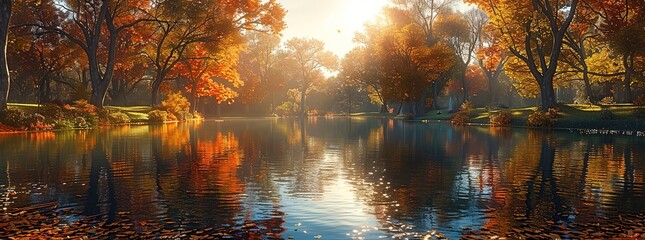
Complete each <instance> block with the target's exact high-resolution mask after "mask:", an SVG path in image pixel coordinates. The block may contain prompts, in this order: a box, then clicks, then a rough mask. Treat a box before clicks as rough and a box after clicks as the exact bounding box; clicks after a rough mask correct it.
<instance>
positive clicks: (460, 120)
mask: <svg viewBox="0 0 645 240" xmlns="http://www.w3.org/2000/svg"><path fill="white" fill-rule="evenodd" d="M470 118H471V117H470V113H469V112H467V111H459V112H457V113H455V114H454V115H453V116H452V119H450V122H451V123H452V124H455V125H464V124H466V123H468V122H470Z"/></svg>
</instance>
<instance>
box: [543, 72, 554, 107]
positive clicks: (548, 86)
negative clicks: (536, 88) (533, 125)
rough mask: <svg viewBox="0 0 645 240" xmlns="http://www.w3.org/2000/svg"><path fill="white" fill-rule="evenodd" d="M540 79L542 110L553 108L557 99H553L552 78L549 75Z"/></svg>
mask: <svg viewBox="0 0 645 240" xmlns="http://www.w3.org/2000/svg"><path fill="white" fill-rule="evenodd" d="M545 78H546V77H545ZM542 81H543V82H542V84H540V93H541V96H542V110H544V111H546V110H549V108H555V107H556V106H557V101H556V99H555V91H554V90H553V78H552V77H551V78H548V79H544V80H542Z"/></svg>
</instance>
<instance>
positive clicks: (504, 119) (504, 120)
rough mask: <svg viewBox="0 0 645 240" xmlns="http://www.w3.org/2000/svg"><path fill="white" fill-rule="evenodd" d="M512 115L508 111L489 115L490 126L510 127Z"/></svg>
mask: <svg viewBox="0 0 645 240" xmlns="http://www.w3.org/2000/svg"><path fill="white" fill-rule="evenodd" d="M512 119H513V114H512V113H511V112H510V111H507V110H502V111H499V112H496V113H493V114H491V115H490V125H492V126H508V125H511V120H512Z"/></svg>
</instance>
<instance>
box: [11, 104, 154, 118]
mask: <svg viewBox="0 0 645 240" xmlns="http://www.w3.org/2000/svg"><path fill="white" fill-rule="evenodd" d="M8 106H9V107H10V108H16V109H19V110H21V111H23V112H25V113H28V114H32V113H38V112H39V110H40V109H39V107H38V104H30V103H9V104H8ZM105 108H107V109H109V110H114V111H120V112H122V113H125V114H126V115H128V117H130V119H131V121H132V122H133V123H136V122H148V113H149V112H150V111H152V110H153V109H152V107H149V106H132V107H112V106H106V107H105Z"/></svg>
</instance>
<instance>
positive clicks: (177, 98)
mask: <svg viewBox="0 0 645 240" xmlns="http://www.w3.org/2000/svg"><path fill="white" fill-rule="evenodd" d="M161 109H162V110H164V111H166V112H168V113H171V114H175V115H176V116H177V117H178V118H179V117H180V116H179V115H180V113H181V112H188V111H190V102H188V99H187V98H186V97H184V96H183V95H181V92H176V93H171V94H168V96H166V99H164V100H163V101H161Z"/></svg>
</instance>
